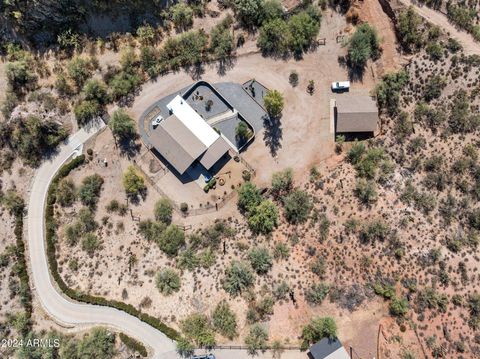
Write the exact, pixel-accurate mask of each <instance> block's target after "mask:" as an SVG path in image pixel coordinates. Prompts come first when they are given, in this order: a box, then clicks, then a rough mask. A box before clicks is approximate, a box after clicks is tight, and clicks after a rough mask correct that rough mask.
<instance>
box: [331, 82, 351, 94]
mask: <svg viewBox="0 0 480 359" xmlns="http://www.w3.org/2000/svg"><path fill="white" fill-rule="evenodd" d="M349 88H350V81H336V82H332V91H334V92H335V91H346V90H348V89H349Z"/></svg>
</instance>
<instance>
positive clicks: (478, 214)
mask: <svg viewBox="0 0 480 359" xmlns="http://www.w3.org/2000/svg"><path fill="white" fill-rule="evenodd" d="M468 223H469V224H470V227H471V228H473V229H476V230H480V209H475V210H473V211H472V212H471V213H470V214H469V215H468Z"/></svg>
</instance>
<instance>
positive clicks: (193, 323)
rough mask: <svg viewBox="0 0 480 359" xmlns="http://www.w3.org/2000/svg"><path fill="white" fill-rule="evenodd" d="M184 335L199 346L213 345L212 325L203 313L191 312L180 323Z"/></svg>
mask: <svg viewBox="0 0 480 359" xmlns="http://www.w3.org/2000/svg"><path fill="white" fill-rule="evenodd" d="M180 328H182V332H183V334H184V335H185V337H186V338H187V339H188V340H190V341H192V342H194V343H195V344H196V345H197V346H199V347H207V348H208V347H212V346H213V345H215V334H214V332H213V328H212V325H211V324H210V321H209V320H208V318H207V316H206V315H204V314H199V313H195V314H191V315H189V316H188V317H187V318H185V319H184V320H182V322H181V323H180Z"/></svg>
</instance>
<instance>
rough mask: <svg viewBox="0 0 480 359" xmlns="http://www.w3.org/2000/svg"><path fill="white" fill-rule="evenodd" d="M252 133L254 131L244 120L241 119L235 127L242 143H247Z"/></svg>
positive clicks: (237, 136) (236, 134)
mask: <svg viewBox="0 0 480 359" xmlns="http://www.w3.org/2000/svg"><path fill="white" fill-rule="evenodd" d="M251 135H252V131H250V128H249V127H248V125H247V124H246V123H245V122H244V121H240V122H239V123H238V125H237V127H236V128H235V137H236V138H237V140H238V141H239V142H240V143H245V142H247V140H248V139H249V138H250V136H251Z"/></svg>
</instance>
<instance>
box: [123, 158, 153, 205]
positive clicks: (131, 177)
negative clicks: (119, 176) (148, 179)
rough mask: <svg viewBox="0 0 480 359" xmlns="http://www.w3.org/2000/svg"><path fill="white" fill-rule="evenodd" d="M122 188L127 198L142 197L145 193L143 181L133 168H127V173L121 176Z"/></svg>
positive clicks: (145, 187) (145, 188)
mask: <svg viewBox="0 0 480 359" xmlns="http://www.w3.org/2000/svg"><path fill="white" fill-rule="evenodd" d="M123 187H124V188H125V192H126V193H127V196H128V197H131V198H133V199H136V198H138V196H144V195H145V193H146V191H147V186H146V185H145V180H144V179H143V177H142V176H141V175H139V174H138V172H137V170H136V169H135V167H133V166H128V168H127V171H126V172H125V173H124V174H123Z"/></svg>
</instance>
